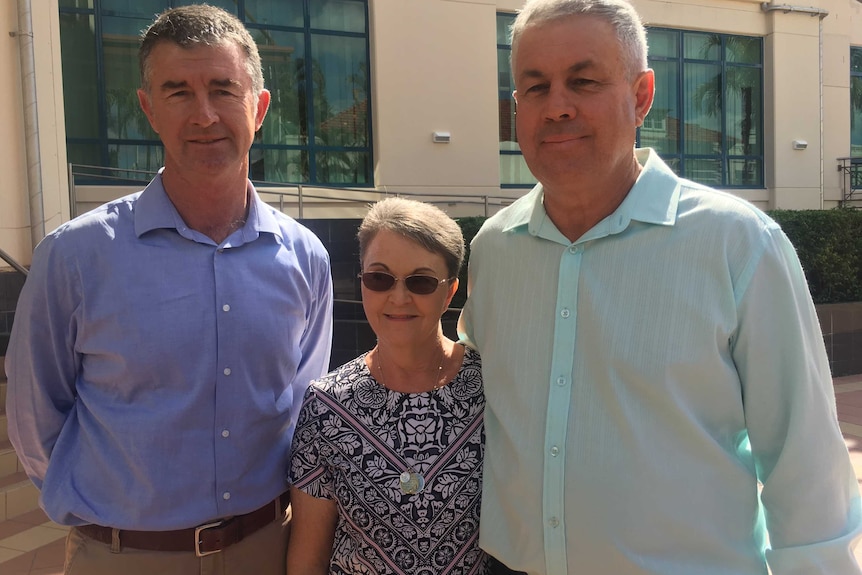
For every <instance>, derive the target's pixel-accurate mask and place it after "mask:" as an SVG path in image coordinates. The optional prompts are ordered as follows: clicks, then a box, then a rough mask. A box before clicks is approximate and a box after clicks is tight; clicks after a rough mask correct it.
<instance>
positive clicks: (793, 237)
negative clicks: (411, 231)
mask: <svg viewBox="0 0 862 575" xmlns="http://www.w3.org/2000/svg"><path fill="white" fill-rule="evenodd" d="M768 213H769V215H770V216H771V217H772V218H773V219H774V220H775V221H776V222H778V224H779V225H780V226H781V228H782V229H783V230H784V233H786V234H787V237H789V238H790V241H791V242H793V245H794V246H795V247H796V252H797V253H798V254H799V259H800V261H801V262H802V268H803V269H804V270H805V276H806V278H807V279H808V286H809V288H810V289H811V296H812V297H813V298H814V303H818V304H819V303H840V302H851V301H862V210H850V209H836V210H801V211H794V210H773V211H770V212H768ZM484 221H485V218H483V217H472V218H461V219H459V220H458V223H459V224H460V225H461V229H462V231H463V232H464V240H465V241H466V242H467V246H468V247H467V258H466V259H469V257H470V251H469V244H470V240H472V239H473V236H475V235H476V232H477V231H478V230H479V228H480V227H481V225H482V222H484ZM466 259H465V265H464V269H462V270H461V283H462V286H463V287H462V289H459V290H458V295H456V296H455V299H454V300H453V302H452V305H453V306H455V307H460V306H461V305H463V303H464V301H463V300H464V297H465V295H464V294H466V285H467V283H466V282H467V265H466Z"/></svg>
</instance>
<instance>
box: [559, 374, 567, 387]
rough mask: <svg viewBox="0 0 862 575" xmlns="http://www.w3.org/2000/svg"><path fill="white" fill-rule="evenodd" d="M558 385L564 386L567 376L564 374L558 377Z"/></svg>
mask: <svg viewBox="0 0 862 575" xmlns="http://www.w3.org/2000/svg"><path fill="white" fill-rule="evenodd" d="M557 385H559V386H560V387H563V386H564V385H566V378H565V377H563V376H562V375H561V376H560V377H558V378H557Z"/></svg>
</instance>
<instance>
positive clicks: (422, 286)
mask: <svg viewBox="0 0 862 575" xmlns="http://www.w3.org/2000/svg"><path fill="white" fill-rule="evenodd" d="M404 285H406V286H407V289H409V290H410V291H412V292H413V293H415V294H418V295H428V294H429V293H434V292H435V291H437V286H439V285H440V280H438V279H437V278H435V277H434V276H407V277H406V278H404Z"/></svg>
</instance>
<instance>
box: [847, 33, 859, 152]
mask: <svg viewBox="0 0 862 575" xmlns="http://www.w3.org/2000/svg"><path fill="white" fill-rule="evenodd" d="M850 155H851V156H862V48H857V47H852V46H851V48H850Z"/></svg>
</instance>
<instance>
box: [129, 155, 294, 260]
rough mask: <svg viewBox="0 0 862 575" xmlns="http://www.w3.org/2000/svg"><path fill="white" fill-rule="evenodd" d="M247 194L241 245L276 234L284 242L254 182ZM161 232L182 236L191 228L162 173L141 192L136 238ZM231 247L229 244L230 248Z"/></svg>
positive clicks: (248, 184) (137, 212) (250, 184)
mask: <svg viewBox="0 0 862 575" xmlns="http://www.w3.org/2000/svg"><path fill="white" fill-rule="evenodd" d="M247 191H248V195H249V198H250V202H249V210H248V217H247V218H246V222H245V225H243V227H242V228H240V230H238V232H239V233H240V234H241V236H240V240H239V244H242V243H247V242H250V241H254V240H255V239H257V238H258V237H259V236H260V234H261V233H269V234H273V235H275V236H277V237H279V238H280V239H283V238H282V234H281V227H280V226H279V225H278V221H277V220H276V217H275V214H274V213H273V212H274V210H273V209H272V208H271V207H270V206H269V205H267V204H266V202H264V201H263V200H261V199H260V196H258V194H257V191H256V190H255V189H254V186H253V185H252V183H251V181H249V182H248V183H247ZM157 229H175V230H177V232H179V233H181V234H183V232H184V231H186V230H188V226H186V223H185V222H184V221H183V218H182V217H181V216H180V214H179V212H177V209H176V208H175V207H174V204H173V203H172V202H171V200H170V198H169V197H168V194H167V192H165V187H164V185H163V184H162V173H161V170H160V171H159V173H158V174H157V175H156V177H155V178H153V179H152V181H151V182H150V183H149V184H148V185H147V187H146V188H145V189H144V191H143V192H141V196H140V198H138V201H137V203H136V206H135V234H137V236H138V237H141V236H143V235H144V234H146V233H147V232H151V231H153V230H157ZM228 240H230V238H228ZM226 241H227V240H226ZM230 243H231V244H233V245H234V246H235V245H238V243H237V242H235V241H232V242H230ZM228 245H229V244H226V247H227V246H228Z"/></svg>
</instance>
